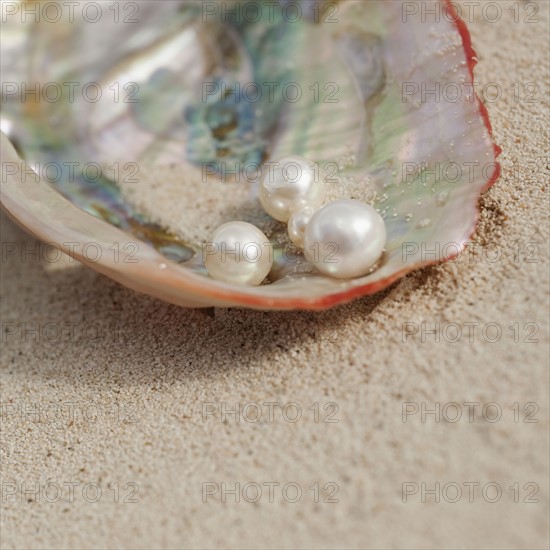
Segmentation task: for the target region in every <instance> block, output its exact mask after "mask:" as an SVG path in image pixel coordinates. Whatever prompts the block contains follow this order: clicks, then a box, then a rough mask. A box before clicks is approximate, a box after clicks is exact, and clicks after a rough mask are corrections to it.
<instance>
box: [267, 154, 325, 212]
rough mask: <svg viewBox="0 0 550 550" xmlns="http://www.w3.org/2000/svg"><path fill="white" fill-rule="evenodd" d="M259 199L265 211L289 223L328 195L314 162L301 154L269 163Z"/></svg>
mask: <svg viewBox="0 0 550 550" xmlns="http://www.w3.org/2000/svg"><path fill="white" fill-rule="evenodd" d="M265 171H266V173H265V175H264V177H263V178H262V182H261V184H260V193H259V198H260V202H261V204H262V206H263V208H264V210H265V211H266V212H267V213H268V214H269V215H270V216H272V217H273V218H275V219H276V220H279V221H281V222H288V220H289V218H290V215H291V214H292V213H293V212H295V211H296V210H300V209H302V208H303V207H304V206H311V207H313V208H318V207H319V206H321V205H322V204H323V200H324V198H325V185H324V181H323V179H322V178H321V177H320V176H319V171H316V170H315V167H314V164H313V163H312V162H310V161H308V160H306V159H304V158H301V157H296V156H293V157H286V158H283V159H280V160H279V161H276V162H275V163H274V164H271V165H267V166H266V169H265Z"/></svg>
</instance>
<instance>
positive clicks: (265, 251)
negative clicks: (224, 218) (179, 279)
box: [202, 222, 273, 286]
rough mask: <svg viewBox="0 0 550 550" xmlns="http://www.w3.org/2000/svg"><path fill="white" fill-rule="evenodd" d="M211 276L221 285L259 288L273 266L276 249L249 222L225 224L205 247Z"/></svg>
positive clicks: (207, 267) (215, 232) (206, 262)
mask: <svg viewBox="0 0 550 550" xmlns="http://www.w3.org/2000/svg"><path fill="white" fill-rule="evenodd" d="M202 255H203V261H204V264H205V266H206V269H207V271H208V274H209V275H210V276H211V277H212V278H213V279H216V280H218V281H223V282H225V283H231V284H241V285H254V286H255V285H259V284H260V283H261V282H262V281H263V280H264V279H265V277H266V276H267V274H268V273H269V271H270V270H271V266H272V265H273V246H272V245H271V243H270V242H269V240H268V238H267V237H266V236H265V235H264V233H262V232H261V231H260V230H259V229H258V228H257V227H255V226H254V225H252V224H250V223H246V222H229V223H224V224H223V225H221V226H220V227H218V229H216V231H214V233H213V234H212V236H211V237H210V240H209V241H208V242H206V243H204V244H203V249H202Z"/></svg>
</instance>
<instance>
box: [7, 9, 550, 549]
mask: <svg viewBox="0 0 550 550" xmlns="http://www.w3.org/2000/svg"><path fill="white" fill-rule="evenodd" d="M529 4H530V5H536V6H537V8H538V13H537V14H536V16H535V18H537V19H538V20H539V22H538V23H525V22H521V23H515V22H514V12H513V11H511V10H510V9H509V8H510V7H513V5H517V9H519V14H520V16H521V20H522V21H523V19H524V17H525V16H526V14H528V13H530V12H529V11H525V10H524V8H523V5H524V3H522V2H519V3H518V2H504V1H503V2H501V3H500V5H501V7H502V20H501V21H500V22H498V23H492V24H491V23H489V22H487V21H483V18H482V17H478V18H477V20H476V21H475V22H474V23H473V24H471V25H470V27H471V31H472V35H473V41H474V45H475V47H476V49H477V52H478V55H479V60H480V64H479V65H478V68H477V73H476V80H477V81H479V82H480V83H483V84H486V83H490V82H497V83H499V84H500V86H501V87H502V98H501V99H500V100H498V101H494V102H492V103H489V104H488V106H489V111H490V114H491V117H492V121H493V125H494V131H495V132H494V133H495V139H496V141H497V142H498V143H499V144H500V145H501V146H502V148H503V150H504V152H503V154H502V156H501V159H500V160H501V164H502V167H503V176H502V178H501V179H500V180H499V181H498V183H497V184H496V185H495V187H494V188H493V189H492V190H491V191H489V192H488V193H487V194H486V195H485V196H484V197H483V199H482V201H481V205H482V212H481V220H480V226H479V231H478V234H477V236H476V239H475V244H476V246H475V248H474V249H473V250H474V251H475V254H473V255H472V256H468V257H462V258H461V260H460V261H458V262H455V263H448V264H446V265H441V266H437V267H434V268H430V269H426V270H423V271H421V272H418V273H415V274H412V275H410V276H409V277H407V278H406V279H404V280H402V281H401V282H399V283H398V284H396V285H394V286H393V287H392V288H391V289H389V290H388V291H386V292H383V293H381V294H379V295H377V296H373V297H367V298H364V299H361V300H358V301H356V302H354V303H353V304H351V305H348V306H345V307H341V308H338V309H335V310H333V311H329V312H325V313H320V314H312V313H292V314H289V313H262V312H252V311H241V310H205V311H195V310H185V309H178V308H176V307H173V306H170V305H166V304H164V303H161V302H158V301H156V300H154V299H151V298H148V297H144V296H140V295H137V294H134V293H133V292H131V291H128V290H126V289H125V288H123V287H121V286H119V285H117V284H115V283H114V282H112V281H110V280H109V279H107V278H105V277H103V276H100V275H98V274H96V273H94V272H93V271H91V270H88V269H86V268H84V267H82V266H80V265H78V264H72V263H70V262H68V261H63V262H56V263H48V262H47V261H44V260H43V259H42V260H41V261H39V262H35V261H34V259H33V257H32V255H27V256H24V257H23V259H22V258H21V255H20V252H21V250H23V248H22V247H26V250H28V249H29V248H32V247H35V246H37V243H36V242H35V241H34V239H33V238H31V237H29V236H28V235H26V234H25V233H24V232H23V231H21V230H20V229H18V228H16V227H15V226H14V225H13V224H12V223H11V222H9V221H7V220H5V219H4V220H3V222H2V239H3V242H4V246H6V245H10V243H16V245H17V247H18V248H17V251H18V252H19V253H18V254H16V255H8V256H6V257H4V256H3V258H2V266H1V267H2V321H3V323H4V324H3V327H2V334H3V342H2V368H3V371H2V386H3V389H2V425H1V427H2V438H1V447H0V450H1V456H2V469H3V472H2V508H3V509H2V514H1V536H2V546H3V548H6V549H12V548H548V547H549V543H550V541H549V532H548V512H549V506H548V496H549V495H548V484H549V476H548V471H549V438H548V433H549V430H548V428H549V426H548V414H549V400H548V382H549V381H548V324H547V321H548V303H549V300H548V202H547V201H548V195H547V191H548V190H547V187H546V186H547V183H548V180H547V174H546V175H545V172H544V171H545V170H547V166H546V163H547V155H548V141H547V139H546V137H545V134H546V131H547V126H548V103H547V98H548V54H547V52H548V51H549V49H548V34H547V33H548V21H549V19H548V11H549V4H548V2H539V3H529ZM477 13H478V14H479V15H481V10H480V8H479V6H478V9H477ZM530 82H533V83H536V85H537V86H538V91H537V92H536V93H535V95H534V102H532V103H528V102H527V101H526V100H527V99H528V95H527V94H528V92H530V91H533V88H529V89H526V88H524V86H527V84H528V83H530ZM515 83H517V84H516V85H515ZM514 86H516V87H515V88H514ZM517 86H519V97H516V98H515V97H514V91H518V88H517ZM481 87H482V86H480V88H481ZM493 91H494V90H493ZM491 243H493V245H491ZM529 243H533V244H529ZM10 246H11V245H10ZM484 246H485V247H486V248H483V247H484ZM495 247H497V248H495ZM3 250H5V249H4V248H3ZM10 250H11V248H10ZM495 250H497V252H499V253H500V258H499V259H498V260H497V261H490V260H491V259H492V258H494V257H495ZM482 252H485V254H483V253H482ZM528 260H533V261H528ZM405 322H408V323H415V324H416V325H415V324H411V325H408V327H409V328H410V329H411V331H413V330H414V329H415V328H416V327H418V331H419V332H418V334H416V335H411V336H410V337H409V338H408V339H407V341H406V342H404V341H403V340H404V338H403V323H405ZM13 323H19V324H25V325H24V326H21V325H16V324H13ZM68 323H72V326H73V335H72V336H71V335H70V334H69V328H68V326H69V325H68ZM422 323H425V325H422ZM436 323H439V324H440V325H439V328H440V329H441V333H440V341H439V342H435V341H434V340H435V336H434V335H433V334H424V338H422V335H421V331H422V328H424V329H427V330H430V329H433V328H434V327H435V326H436V325H435V324H436ZM448 323H458V324H459V325H461V326H462V327H463V333H462V338H460V340H459V341H458V342H456V343H451V342H450V340H451V339H453V338H454V337H455V332H454V325H446V324H448ZM465 323H479V325H473V329H472V330H473V341H472V342H471V341H470V340H469V338H468V334H467V329H466V327H465V326H464V324H465ZM489 323H497V324H498V326H499V327H501V330H502V334H501V336H500V339H499V341H497V342H495V343H490V342H489V341H488V340H489V339H493V338H495V336H494V335H495V334H496V333H495V330H496V329H495V327H496V326H497V325H490V326H489V325H488V324H489ZM516 323H517V325H515V324H516ZM529 323H531V324H529ZM514 325H515V327H516V329H517V331H519V332H516V333H514ZM470 326H472V325H470ZM510 327H512V329H511V328H510ZM33 328H37V329H38V335H34V336H33V334H31V333H30V332H29V333H28V334H27V337H26V339H23V338H22V334H23V333H24V332H25V330H27V331H30V330H32V329H33ZM98 328H99V329H100V331H101V333H100V334H99V335H98V338H97V340H96V339H94V336H95V335H96V332H97V329H98ZM444 329H447V330H444ZM482 329H485V330H484V331H483V330H482ZM57 331H61V332H62V334H61V335H60V336H59V339H56V334H57ZM532 332H535V334H531V333H532ZM515 335H516V336H517V338H516V337H515ZM37 339H39V340H40V341H36V340H37ZM516 339H517V340H519V341H518V342H516V341H515V340H516ZM423 340H424V341H423ZM532 340H538V342H532ZM236 402H239V403H240V404H241V408H242V411H241V421H240V422H239V423H236V422H235V419H234V417H233V416H231V415H227V417H226V418H225V422H222V421H221V417H220V413H219V412H218V413H217V414H212V415H209V416H207V417H206V418H204V419H203V417H202V410H203V407H205V403H214V404H212V405H206V407H207V409H206V411H207V412H208V411H213V410H215V409H216V407H220V408H221V407H222V405H221V404H222V403H225V404H226V406H227V408H234V407H235V403H236ZM250 402H255V403H259V404H263V403H265V402H278V403H280V404H281V405H284V404H287V403H290V402H296V403H297V404H299V406H300V407H301V412H302V418H301V419H299V420H298V421H297V422H295V423H292V422H290V421H289V420H290V419H292V418H293V417H294V416H295V413H296V407H294V408H293V407H291V406H287V407H286V408H285V409H284V413H285V414H286V420H285V419H284V418H282V411H281V409H280V408H279V407H275V408H274V418H273V419H272V421H271V420H270V418H269V415H268V413H269V410H268V406H267V405H262V412H263V415H262V418H261V420H260V421H258V422H252V421H246V420H244V419H243V416H242V415H243V414H246V415H248V419H249V420H251V419H253V418H254V417H255V415H256V414H257V410H256V409H255V408H254V407H253V406H249V407H247V408H246V409H244V405H245V404H246V403H250ZM331 402H333V403H336V404H337V407H338V410H337V411H336V409H335V406H334V405H329V406H326V404H327V403H331ZM450 402H456V403H458V404H460V405H461V408H462V418H460V420H457V421H456V422H452V420H454V418H455V416H456V414H457V410H456V407H455V406H453V405H447V406H446V404H447V403H450ZM465 402H478V403H480V405H479V406H477V407H475V412H474V414H473V416H472V417H471V420H472V421H471V422H470V418H469V409H468V407H467V406H466V405H464V403H465ZM490 402H494V403H495V405H492V406H490V407H485V409H483V405H484V404H487V403H490ZM56 403H57V404H58V405H59V407H60V409H58V410H57V411H56V409H55V408H53V404H56ZM71 403H72V404H71ZM315 403H318V404H319V405H315ZM404 403H409V404H408V405H406V404H404ZM423 403H424V404H425V405H422V404H423ZM435 403H438V404H439V407H440V414H441V417H440V419H439V420H440V421H439V422H437V421H436V420H437V419H435V418H434V415H428V416H427V417H426V418H425V419H424V420H425V422H422V421H421V420H422V418H421V409H422V407H427V408H429V409H433V408H434V406H436V405H434V404H435ZM514 403H517V404H518V405H514ZM529 403H532V404H533V405H527V404H529ZM48 404H49V408H47V407H48ZM325 406H326V408H324V407H325ZM310 407H312V408H310ZM316 407H319V410H318V411H316ZM417 407H418V410H419V412H418V413H416V414H414V412H415V411H416V410H417V409H416V408H417ZM509 407H512V408H511V409H510V408H509ZM499 409H500V412H501V415H502V416H501V418H500V419H499V420H497V421H495V422H490V421H488V419H489V418H491V419H492V418H493V417H494V416H495V414H497V413H498V411H499ZM403 410H405V413H410V414H406V416H405V418H406V420H407V421H406V422H404V421H403ZM33 411H34V412H33ZM316 412H319V416H318V418H316ZM330 419H332V420H337V422H332V423H331V422H328V420H330ZM96 420H97V421H96ZM203 420H206V421H203ZM315 420H318V422H316V421H315ZM516 420H518V422H516ZM528 420H537V422H527V421H528ZM208 482H210V483H211V485H207V486H205V485H204V484H205V483H208ZM290 482H294V483H296V484H299V486H300V488H301V489H302V491H303V493H302V496H301V498H300V499H299V500H298V501H297V502H294V503H292V502H290V500H291V499H293V498H294V495H295V494H296V490H295V486H294V485H288V486H286V492H285V496H286V498H285V497H284V496H283V494H282V488H283V486H284V485H285V484H288V483H290ZM117 483H118V486H117V485H116V484H117ZM222 483H224V484H226V485H224V489H231V488H234V487H235V483H240V489H241V492H242V490H243V486H244V485H245V484H246V483H253V484H254V483H256V484H259V486H260V487H261V489H262V493H261V497H260V499H259V501H258V502H257V503H253V502H247V501H246V500H245V499H244V498H243V496H242V494H241V497H240V502H238V503H237V502H235V495H233V494H231V493H229V494H224V498H223V499H222V496H221V489H222ZM270 483H272V484H279V485H271V487H272V488H273V489H272V490H273V498H272V500H273V502H270V494H269V487H270V485H268V484H270ZM316 483H317V484H319V485H318V487H320V489H321V490H320V497H319V500H320V502H318V503H316V502H315V500H316V494H315V488H316V486H315V484H316ZM403 483H411V484H412V485H406V486H405V487H406V489H407V490H408V491H409V493H411V494H409V496H408V497H407V498H406V502H403ZM436 483H439V486H437V485H436ZM476 483H479V485H472V484H476ZM490 483H492V485H487V484H490ZM35 484H38V488H39V493H37V494H34V495H31V494H28V495H22V489H25V487H26V489H27V490H31V491H32V489H33V487H34V486H35ZM86 484H89V485H86ZM113 484H114V485H113ZM126 484H129V485H126ZM326 484H329V485H326ZM414 484H417V485H414ZM423 484H424V485H423ZM449 484H450V485H449ZM496 484H498V485H496ZM515 484H517V485H515ZM85 485H86V487H85V490H83V489H84V486H85ZM98 485H99V486H100V487H101V488H102V493H101V496H100V497H99V500H98V502H92V500H96V499H97V498H98V493H97V489H96V487H97V486H98ZM457 485H458V488H460V489H461V490H462V495H461V497H460V498H459V499H458V502H455V503H451V502H449V501H451V500H454V499H455V498H456V494H457V492H456V490H457ZM71 487H73V488H74V494H73V493H72V492H71ZM109 487H111V488H109ZM117 487H118V493H117ZM309 487H313V490H310V489H309ZM323 487H324V489H323ZM436 487H439V493H440V494H439V495H438V496H439V500H440V502H435V496H434V495H433V494H430V493H428V494H424V495H423V496H422V494H421V492H422V489H423V488H424V489H428V490H430V489H434V488H436ZM498 487H500V488H501V490H502V495H501V496H500V499H499V500H498V501H497V502H490V500H494V499H496V498H497V497H496V496H495V495H496V490H497V488H498ZM537 487H538V491H537ZM336 488H337V489H338V491H337V493H336V494H334V495H333V496H332V497H331V496H330V495H331V494H332V493H334V491H335V489H336ZM416 488H418V493H416V494H412V493H414V490H415V489H416ZM469 488H470V489H471V490H472V496H471V499H470V498H469ZM205 489H209V490H211V491H212V492H213V491H215V490H216V489H219V490H220V492H217V494H215V495H213V496H205V497H204V498H203V491H204V490H205ZM256 489H257V486H256V485H249V486H247V488H246V491H245V493H246V495H245V496H247V497H248V500H254V497H255V494H256ZM136 490H137V493H136V494H134V495H133V496H132V493H134V492H135V491H136ZM535 492H536V494H533V493H535ZM12 493H15V495H14V496H12ZM515 498H517V500H519V502H514V500H515ZM334 499H336V500H337V501H338V502H324V500H334ZM48 500H50V501H55V502H48ZM124 500H135V501H137V502H126V503H125V502H123V501H124ZM204 500H206V502H204ZM224 500H225V502H224ZM423 500H424V501H425V502H423ZM470 500H472V501H473V502H470ZM535 500H536V502H533V501H535Z"/></svg>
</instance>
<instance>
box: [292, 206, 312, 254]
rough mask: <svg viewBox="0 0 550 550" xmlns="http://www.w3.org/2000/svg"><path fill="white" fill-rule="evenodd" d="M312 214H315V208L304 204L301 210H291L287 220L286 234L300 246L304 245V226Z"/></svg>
mask: <svg viewBox="0 0 550 550" xmlns="http://www.w3.org/2000/svg"><path fill="white" fill-rule="evenodd" d="M313 214H315V208H312V207H311V206H306V207H304V208H302V209H301V210H296V211H295V212H293V213H292V214H291V216H290V219H289V220H288V236H289V237H290V240H291V241H292V242H293V243H294V244H295V245H296V246H299V247H300V248H303V247H304V238H305V233H306V227H307V224H308V223H309V221H310V220H311V218H312V216H313Z"/></svg>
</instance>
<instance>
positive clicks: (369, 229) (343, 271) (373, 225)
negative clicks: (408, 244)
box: [304, 199, 386, 279]
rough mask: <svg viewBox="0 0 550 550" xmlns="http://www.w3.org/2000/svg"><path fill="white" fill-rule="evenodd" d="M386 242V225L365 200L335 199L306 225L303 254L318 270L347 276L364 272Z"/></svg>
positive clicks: (377, 256)
mask: <svg viewBox="0 0 550 550" xmlns="http://www.w3.org/2000/svg"><path fill="white" fill-rule="evenodd" d="M385 246H386V226H385V224H384V220H383V219H382V217H381V216H380V214H378V212H377V211H376V210H375V209H374V208H373V207H372V206H369V205H368V204H365V203H364V202H361V201H358V200H353V199H348V200H339V201H334V202H331V203H329V204H327V205H326V206H324V207H323V208H321V209H320V210H319V211H318V212H316V213H315V214H314V215H313V217H312V218H311V220H310V222H309V223H308V225H307V227H306V234H305V242H304V254H305V256H306V258H307V260H308V261H310V262H311V263H313V264H315V266H316V267H317V269H319V271H320V272H321V273H324V274H326V275H330V276H331V277H336V278H338V279H348V278H352V277H360V276H362V275H366V274H367V273H368V272H369V271H370V269H371V268H372V267H373V265H374V264H375V263H376V262H377V260H378V259H379V258H380V256H381V255H382V253H383V252H384V247H385Z"/></svg>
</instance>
